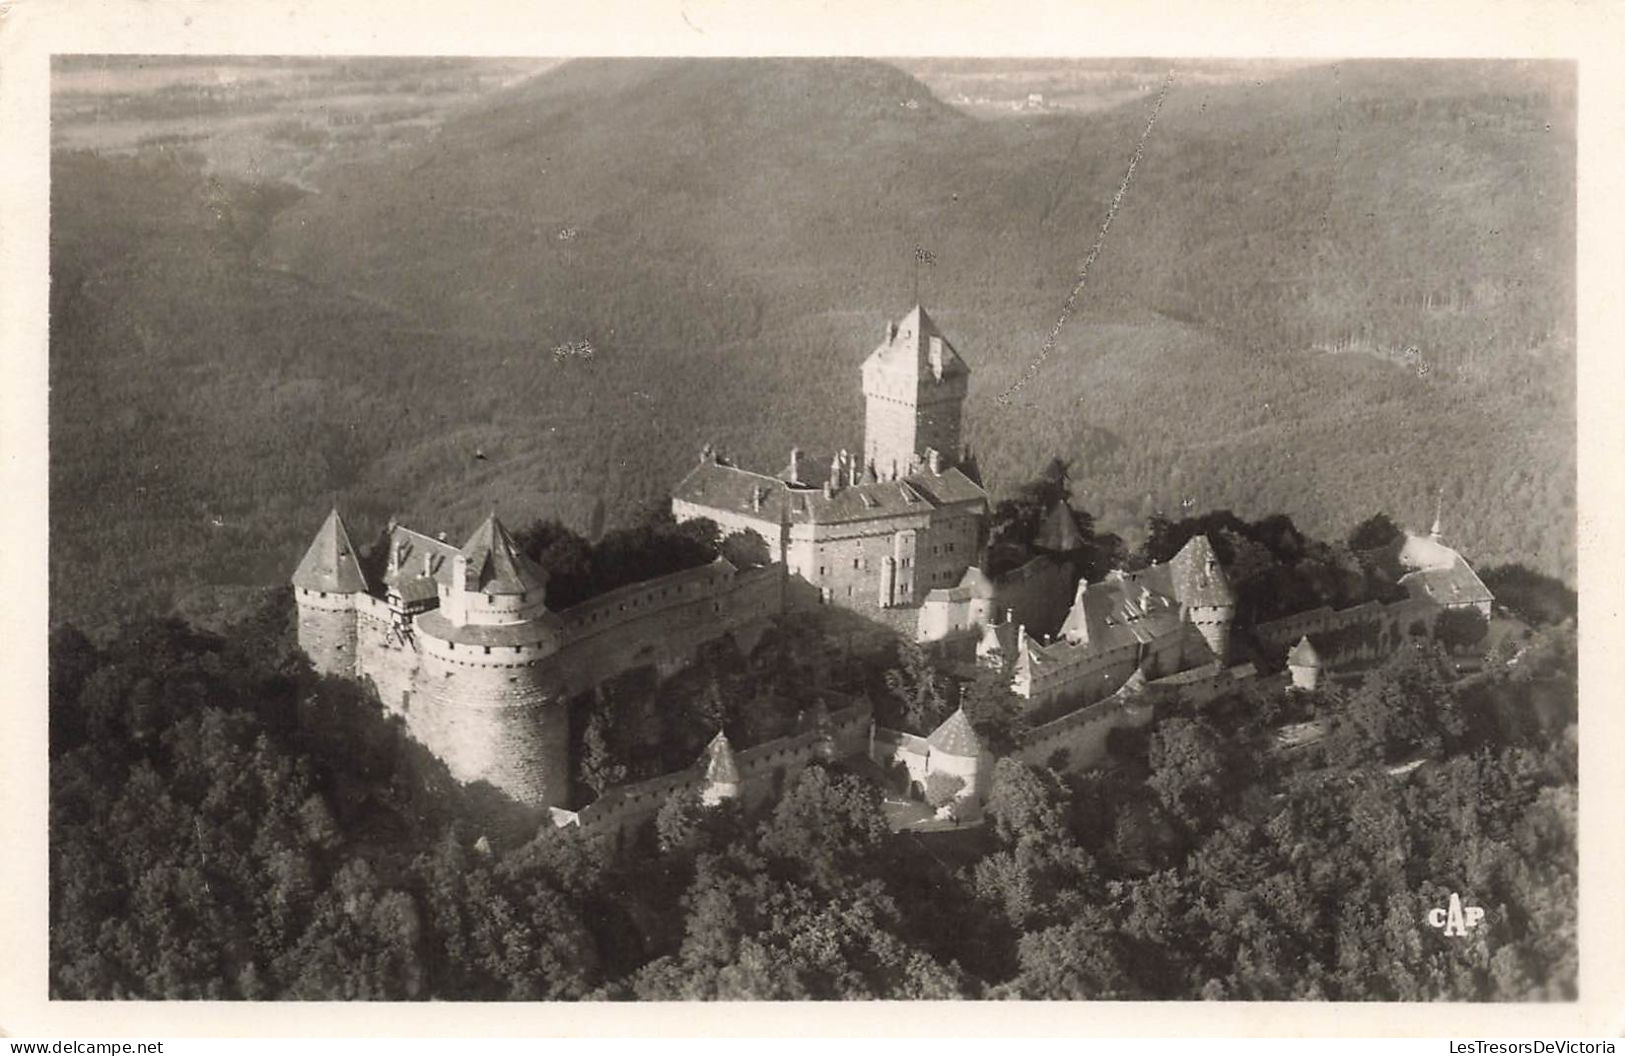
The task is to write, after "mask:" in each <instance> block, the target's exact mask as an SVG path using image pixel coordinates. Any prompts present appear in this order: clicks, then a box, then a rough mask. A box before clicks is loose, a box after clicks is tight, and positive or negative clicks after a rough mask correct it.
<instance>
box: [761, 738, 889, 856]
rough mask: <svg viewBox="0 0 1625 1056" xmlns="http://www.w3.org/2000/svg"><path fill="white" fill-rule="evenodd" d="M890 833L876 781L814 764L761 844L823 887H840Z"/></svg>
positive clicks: (786, 798)
mask: <svg viewBox="0 0 1625 1056" xmlns="http://www.w3.org/2000/svg"><path fill="white" fill-rule="evenodd" d="M889 832H890V829H889V828H888V826H887V824H886V816H885V813H884V812H883V811H882V810H881V806H880V794H879V792H878V791H877V790H876V789H875V787H874V786H873V785H872V784H870V783H869V782H867V781H865V780H863V779H862V778H860V777H858V776H857V775H855V774H851V773H846V772H844V771H837V770H831V769H829V768H827V767H824V766H821V765H819V764H817V763H814V764H812V765H810V766H808V767H806V768H805V769H803V770H802V771H801V773H800V775H799V776H798V777H797V778H796V780H795V782H794V783H793V784H792V785H791V786H790V788H789V789H788V790H787V791H786V792H785V794H784V796H783V797H782V798H780V800H779V802H778V804H777V805H776V806H775V807H774V808H773V816H772V818H770V819H769V820H768V822H767V824H766V826H765V828H764V829H763V831H762V839H761V847H762V850H763V852H764V853H766V854H768V855H769V856H771V857H774V858H777V859H780V860H783V861H787V862H791V863H794V864H795V865H796V866H798V867H799V869H800V871H801V872H802V873H803V874H804V875H806V876H808V877H809V878H810V879H812V880H813V881H814V882H816V883H818V884H820V885H821V886H824V887H836V886H839V885H840V883H841V882H842V879H843V877H844V876H846V875H848V874H849V873H850V872H851V870H852V869H853V868H854V867H856V866H857V865H858V864H859V863H861V862H862V861H863V860H864V859H866V858H867V857H868V856H869V855H870V854H871V853H872V852H874V851H875V850H876V849H877V848H878V847H879V846H880V845H881V843H882V842H883V841H884V840H885V839H886V836H887V834H888V833H889Z"/></svg>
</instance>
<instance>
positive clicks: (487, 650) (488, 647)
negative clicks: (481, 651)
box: [485, 645, 491, 656]
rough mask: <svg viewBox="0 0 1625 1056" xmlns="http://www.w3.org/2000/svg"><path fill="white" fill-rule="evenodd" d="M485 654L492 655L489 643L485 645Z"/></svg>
mask: <svg viewBox="0 0 1625 1056" xmlns="http://www.w3.org/2000/svg"><path fill="white" fill-rule="evenodd" d="M485 655H486V656H490V655H491V647H490V646H489V645H488V646H486V647H485Z"/></svg>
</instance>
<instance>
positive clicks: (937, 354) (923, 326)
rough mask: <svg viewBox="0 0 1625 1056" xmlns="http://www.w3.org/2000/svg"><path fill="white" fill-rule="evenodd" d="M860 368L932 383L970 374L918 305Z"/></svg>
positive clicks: (897, 324) (956, 353)
mask: <svg viewBox="0 0 1625 1056" xmlns="http://www.w3.org/2000/svg"><path fill="white" fill-rule="evenodd" d="M933 338H935V339H936V340H935V341H933V340H932V339H933ZM863 367H864V370H865V372H868V371H870V370H881V371H884V372H885V373H887V374H909V375H912V376H913V377H915V378H917V379H920V380H927V379H929V380H932V381H936V380H941V379H944V378H951V377H954V376H956V375H962V374H969V373H970V367H968V366H966V365H965V361H964V360H963V359H960V358H959V353H958V352H956V351H954V347H953V345H951V344H949V343H948V339H947V338H945V337H943V336H942V331H941V330H938V329H937V324H936V323H935V322H934V321H932V319H931V317H930V316H929V315H927V314H926V311H925V309H924V308H923V307H922V306H920V305H915V306H914V309H913V310H912V311H910V312H909V313H908V314H907V315H905V316H903V318H902V319H900V320H898V322H897V323H896V332H895V333H889V336H888V337H887V339H886V340H885V341H882V342H881V343H880V347H878V348H876V349H875V350H874V351H873V352H872V353H870V355H869V358H868V359H867V360H865V361H864V364H863Z"/></svg>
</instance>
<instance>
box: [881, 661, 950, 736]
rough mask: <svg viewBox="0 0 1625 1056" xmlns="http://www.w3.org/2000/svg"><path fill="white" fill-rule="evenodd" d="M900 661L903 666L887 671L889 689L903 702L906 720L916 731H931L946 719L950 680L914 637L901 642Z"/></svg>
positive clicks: (900, 703) (904, 719)
mask: <svg viewBox="0 0 1625 1056" xmlns="http://www.w3.org/2000/svg"><path fill="white" fill-rule="evenodd" d="M897 660H898V663H899V665H900V666H898V667H894V668H892V669H891V670H889V671H887V672H886V688H887V689H889V690H891V694H892V697H893V698H894V699H895V700H896V701H897V702H898V704H899V705H901V707H902V711H903V721H904V723H905V724H906V725H907V726H908V727H909V728H910V729H911V730H912V731H913V732H915V733H919V734H925V733H929V732H930V731H931V730H933V729H935V728H936V727H937V725H938V724H940V723H941V722H942V720H943V719H944V718H946V712H947V710H948V687H949V682H948V679H947V677H946V676H945V675H943V674H942V673H941V672H940V671H938V670H937V667H936V665H935V664H934V663H932V661H931V656H930V654H928V653H927V652H926V651H925V646H923V645H921V644H920V643H919V642H916V641H914V640H913V639H912V638H904V639H902V640H901V641H900V642H898V645H897Z"/></svg>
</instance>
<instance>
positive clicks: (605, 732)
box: [581, 707, 626, 795]
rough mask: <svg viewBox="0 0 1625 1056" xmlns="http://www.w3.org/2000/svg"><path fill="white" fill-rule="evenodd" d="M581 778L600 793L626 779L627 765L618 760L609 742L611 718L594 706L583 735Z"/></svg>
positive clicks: (600, 708)
mask: <svg viewBox="0 0 1625 1056" xmlns="http://www.w3.org/2000/svg"><path fill="white" fill-rule="evenodd" d="M581 780H582V782H583V783H584V784H585V785H586V786H587V787H588V788H590V789H592V790H593V791H594V792H596V793H597V794H598V795H603V794H604V789H606V788H609V787H610V786H612V785H618V784H620V783H621V782H622V781H624V780H626V765H625V764H624V763H621V762H618V761H617V760H616V757H615V754H614V752H613V751H611V749H610V744H609V719H608V718H607V717H606V715H605V713H604V709H603V708H602V707H598V708H594V709H593V712H592V715H591V717H590V718H588V719H587V728H586V730H585V731H583V732H582V735H581Z"/></svg>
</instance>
